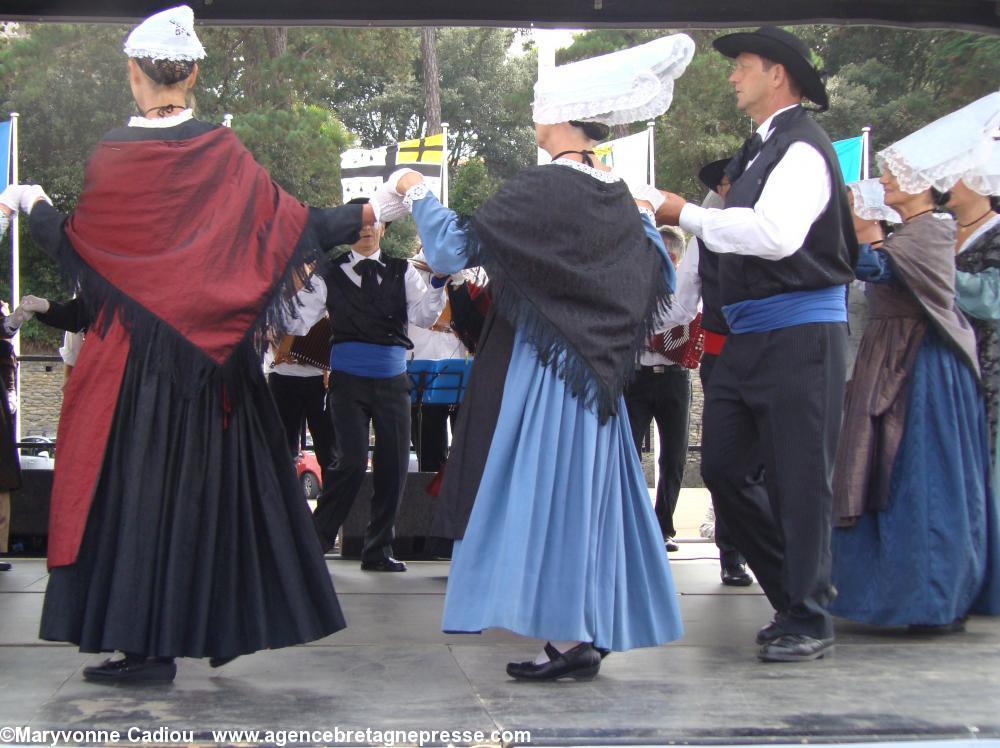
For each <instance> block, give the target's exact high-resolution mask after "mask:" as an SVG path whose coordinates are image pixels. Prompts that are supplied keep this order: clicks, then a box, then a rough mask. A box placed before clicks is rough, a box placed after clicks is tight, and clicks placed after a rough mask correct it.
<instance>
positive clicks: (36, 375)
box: [20, 353, 64, 438]
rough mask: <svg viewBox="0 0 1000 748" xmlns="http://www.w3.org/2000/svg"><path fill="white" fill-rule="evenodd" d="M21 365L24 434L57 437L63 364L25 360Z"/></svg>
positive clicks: (22, 434) (22, 433)
mask: <svg viewBox="0 0 1000 748" xmlns="http://www.w3.org/2000/svg"><path fill="white" fill-rule="evenodd" d="M43 355H44V354H43ZM53 355H56V356H57V357H58V354H57V353H54V354H53ZM20 366H21V436H22V437H24V436H49V437H52V438H55V435H56V427H57V426H58V425H59V408H60V407H62V385H63V370H64V367H63V363H62V361H61V360H57V361H51V362H38V361H24V360H22V361H21V364H20Z"/></svg>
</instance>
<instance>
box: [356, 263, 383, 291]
mask: <svg viewBox="0 0 1000 748" xmlns="http://www.w3.org/2000/svg"><path fill="white" fill-rule="evenodd" d="M354 272H355V273H357V274H358V275H360V276H361V290H362V291H364V292H365V295H366V296H368V297H374V296H375V293H376V292H377V291H378V277H379V275H381V273H382V265H381V264H379V262H378V261H377V260H373V259H371V258H368V259H365V260H360V261H359V262H357V263H355V265H354Z"/></svg>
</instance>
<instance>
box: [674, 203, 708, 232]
mask: <svg viewBox="0 0 1000 748" xmlns="http://www.w3.org/2000/svg"><path fill="white" fill-rule="evenodd" d="M704 220H705V209H704V208H702V207H701V206H700V205H693V204H692V203H685V205H684V207H683V208H681V215H680V219H679V220H678V223H679V224H680V227H681V228H682V229H684V230H685V231H687V232H688V233H689V234H694V235H695V236H697V237H698V238H699V239H701V238H703V237H702V231H703V228H702V222H703V221H704Z"/></svg>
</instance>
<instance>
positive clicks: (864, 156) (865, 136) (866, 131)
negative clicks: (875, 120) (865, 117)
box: [861, 125, 872, 179]
mask: <svg viewBox="0 0 1000 748" xmlns="http://www.w3.org/2000/svg"><path fill="white" fill-rule="evenodd" d="M871 132H872V128H871V125H865V126H864V127H862V128H861V174H862V175H863V176H862V179H868V146H869V144H870V142H871Z"/></svg>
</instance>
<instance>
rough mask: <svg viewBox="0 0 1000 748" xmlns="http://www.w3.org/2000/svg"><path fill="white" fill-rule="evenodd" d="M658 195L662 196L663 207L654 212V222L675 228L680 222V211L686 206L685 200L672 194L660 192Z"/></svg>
mask: <svg viewBox="0 0 1000 748" xmlns="http://www.w3.org/2000/svg"><path fill="white" fill-rule="evenodd" d="M660 193H661V194H662V195H663V205H661V206H660V207H659V209H658V210H657V211H656V222H657V223H659V224H666V225H667V226H677V225H678V224H679V223H680V220H681V210H683V208H684V206H685V205H687V200H685V199H684V198H683V197H681V196H680V195H675V194H674V193H673V192H664V191H663V190H661V191H660Z"/></svg>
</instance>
